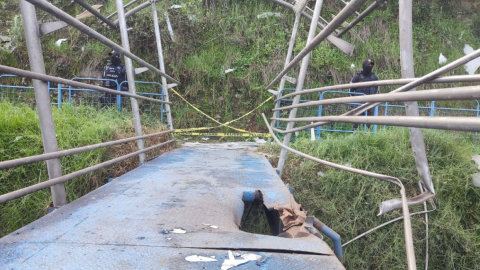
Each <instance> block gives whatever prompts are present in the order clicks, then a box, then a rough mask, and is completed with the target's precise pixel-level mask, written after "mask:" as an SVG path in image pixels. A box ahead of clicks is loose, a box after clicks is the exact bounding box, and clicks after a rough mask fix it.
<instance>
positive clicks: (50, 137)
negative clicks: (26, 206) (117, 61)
mask: <svg viewBox="0 0 480 270" xmlns="http://www.w3.org/2000/svg"><path fill="white" fill-rule="evenodd" d="M20 7H21V12H22V20H23V28H24V31H25V40H26V42H27V51H28V59H29V61H30V69H31V71H33V72H37V73H41V74H45V63H44V62H43V52H42V45H41V43H40V36H39V32H38V23H37V14H36V12H35V6H33V5H32V4H30V3H28V2H26V1H25V0H20ZM33 87H34V90H35V101H36V103H37V110H38V117H39V119H40V130H41V133H42V141H43V148H44V152H45V153H50V152H57V151H58V144H57V135H56V134H55V125H54V122H53V115H52V107H51V105H50V95H49V93H48V86H47V82H45V81H40V80H33ZM47 170H48V177H49V178H50V179H54V178H57V177H60V176H62V164H61V162H60V159H59V158H55V159H51V160H47ZM50 190H51V192H52V200H53V206H54V207H60V206H62V205H65V204H67V195H66V192H65V185H64V184H63V183H62V184H57V185H55V186H52V187H50Z"/></svg>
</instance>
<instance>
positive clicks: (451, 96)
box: [273, 86, 480, 111]
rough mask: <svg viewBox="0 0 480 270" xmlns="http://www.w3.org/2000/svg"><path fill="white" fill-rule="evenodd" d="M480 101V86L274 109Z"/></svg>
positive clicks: (364, 97)
mask: <svg viewBox="0 0 480 270" xmlns="http://www.w3.org/2000/svg"><path fill="white" fill-rule="evenodd" d="M473 99H480V86H465V87H458V88H443V89H435V90H423V91H416V92H412V93H410V92H408V93H393V94H389V93H387V94H376V95H366V96H353V97H341V98H331V99H323V100H319V101H311V102H304V103H300V104H297V105H295V106H294V105H290V106H285V107H281V108H276V109H273V111H281V110H289V109H292V108H301V107H310V106H318V105H330V104H342V103H365V102H376V103H377V102H401V101H431V100H473Z"/></svg>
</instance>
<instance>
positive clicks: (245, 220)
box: [240, 202, 270, 235]
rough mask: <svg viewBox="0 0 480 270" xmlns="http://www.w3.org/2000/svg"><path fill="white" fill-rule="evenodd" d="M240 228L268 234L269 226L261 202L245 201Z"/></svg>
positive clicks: (245, 230)
mask: <svg viewBox="0 0 480 270" xmlns="http://www.w3.org/2000/svg"><path fill="white" fill-rule="evenodd" d="M249 212H250V213H249ZM240 230H242V231H244V232H249V233H256V234H266V235H270V226H269V225H268V221H267V216H266V214H265V211H264V206H263V203H262V202H245V207H244V210H243V215H242V223H241V225H240Z"/></svg>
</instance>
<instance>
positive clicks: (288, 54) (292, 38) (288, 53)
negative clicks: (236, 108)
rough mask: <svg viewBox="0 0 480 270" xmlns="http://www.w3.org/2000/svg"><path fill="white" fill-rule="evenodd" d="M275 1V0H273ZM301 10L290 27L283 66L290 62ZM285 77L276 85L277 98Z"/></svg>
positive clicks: (276, 104)
mask: <svg viewBox="0 0 480 270" xmlns="http://www.w3.org/2000/svg"><path fill="white" fill-rule="evenodd" d="M274 1H275V0H274ZM292 10H295V8H294V7H293V6H292ZM302 12H303V11H299V12H298V13H297V12H295V21H294V23H293V29H292V35H291V36H290V42H289V44H288V49H287V57H286V58H285V65H284V68H285V67H286V66H287V65H288V63H289V62H290V59H291V58H292V53H293V46H294V45H295V38H296V37H297V31H298V25H299V24H300V18H301V17H300V15H301V13H302ZM285 81H286V80H285V77H282V79H281V80H280V86H279V87H278V94H277V99H278V98H279V97H280V91H282V89H283V88H284V87H285ZM275 108H278V102H275ZM272 117H275V113H274V114H273V115H272ZM271 125H272V126H273V125H274V122H273V121H272V123H271Z"/></svg>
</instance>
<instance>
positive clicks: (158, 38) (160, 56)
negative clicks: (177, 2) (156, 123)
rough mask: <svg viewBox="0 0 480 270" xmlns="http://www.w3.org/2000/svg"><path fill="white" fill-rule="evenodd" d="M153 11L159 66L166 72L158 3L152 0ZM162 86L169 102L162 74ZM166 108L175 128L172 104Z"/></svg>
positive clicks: (170, 125)
mask: <svg viewBox="0 0 480 270" xmlns="http://www.w3.org/2000/svg"><path fill="white" fill-rule="evenodd" d="M152 13H153V26H154V28H155V40H156V42H157V53H158V62H159V67H160V71H162V72H163V73H165V62H164V60H163V50H162V39H161V36H160V27H159V26H158V14H157V5H156V3H155V1H152ZM162 86H163V91H165V100H166V101H167V102H169V101H170V97H169V95H168V85H167V79H166V78H165V77H163V76H162ZM165 109H166V110H167V124H168V128H170V129H171V130H173V119H172V110H171V108H170V104H167V105H165Z"/></svg>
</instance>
